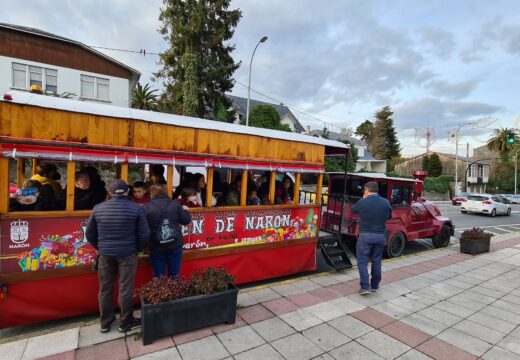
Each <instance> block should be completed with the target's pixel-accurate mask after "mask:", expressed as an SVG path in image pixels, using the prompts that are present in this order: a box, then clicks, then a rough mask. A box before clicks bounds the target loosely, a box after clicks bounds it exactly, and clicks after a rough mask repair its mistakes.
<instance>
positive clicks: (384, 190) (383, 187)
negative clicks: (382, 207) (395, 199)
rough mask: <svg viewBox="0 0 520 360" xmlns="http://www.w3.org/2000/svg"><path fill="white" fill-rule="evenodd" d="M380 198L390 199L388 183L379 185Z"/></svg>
mask: <svg viewBox="0 0 520 360" xmlns="http://www.w3.org/2000/svg"><path fill="white" fill-rule="evenodd" d="M378 193H379V196H381V197H384V198H385V199H387V198H388V184H387V183H379V191H378Z"/></svg>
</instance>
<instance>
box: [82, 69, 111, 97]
mask: <svg viewBox="0 0 520 360" xmlns="http://www.w3.org/2000/svg"><path fill="white" fill-rule="evenodd" d="M109 85H110V83H109V80H108V79H103V78H98V77H94V76H88V75H81V97H82V98H86V99H96V100H104V101H109Z"/></svg>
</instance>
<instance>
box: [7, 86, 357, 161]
mask: <svg viewBox="0 0 520 360" xmlns="http://www.w3.org/2000/svg"><path fill="white" fill-rule="evenodd" d="M8 94H10V95H11V96H12V100H9V102H10V103H16V104H21V105H30V106H37V107H41V108H47V109H55V110H63V111H69V112H75V113H82V114H91V115H96V116H107V117H112V118H121V119H134V120H142V121H146V122H151V123H159V124H166V125H175V126H179V127H188V128H194V129H202V130H214V131H220V132H227V133H234V134H243V135H251V136H260V137H265V138H270V139H280V140H285V141H294V142H300V143H308V144H314V145H322V146H325V147H326V148H327V152H329V151H334V152H335V151H346V150H347V149H349V148H350V147H349V145H347V144H344V143H341V142H338V141H333V140H327V139H323V138H317V137H313V136H308V135H303V134H297V133H293V132H286V131H279V130H271V129H264V128H257V127H252V126H249V127H248V126H244V125H239V124H230V123H225V122H221V121H215V120H207V119H201V118H195V117H189V116H183V115H175V114H167V113H160V112H154V111H146V110H139V109H132V108H126V107H120V106H114V105H109V104H102V103H96V102H90V101H80V100H74V99H65V98H59V97H53V96H46V95H38V94H34V93H28V92H24V91H14V90H13V91H10V92H9V93H8ZM3 101H6V100H3Z"/></svg>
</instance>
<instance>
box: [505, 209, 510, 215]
mask: <svg viewBox="0 0 520 360" xmlns="http://www.w3.org/2000/svg"><path fill="white" fill-rule="evenodd" d="M506 215H507V216H511V208H507V214H506Z"/></svg>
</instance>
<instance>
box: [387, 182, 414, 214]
mask: <svg viewBox="0 0 520 360" xmlns="http://www.w3.org/2000/svg"><path fill="white" fill-rule="evenodd" d="M391 203H392V207H393V208H399V207H407V206H409V205H410V186H409V185H397V186H394V187H393V188H392V201H391Z"/></svg>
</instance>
